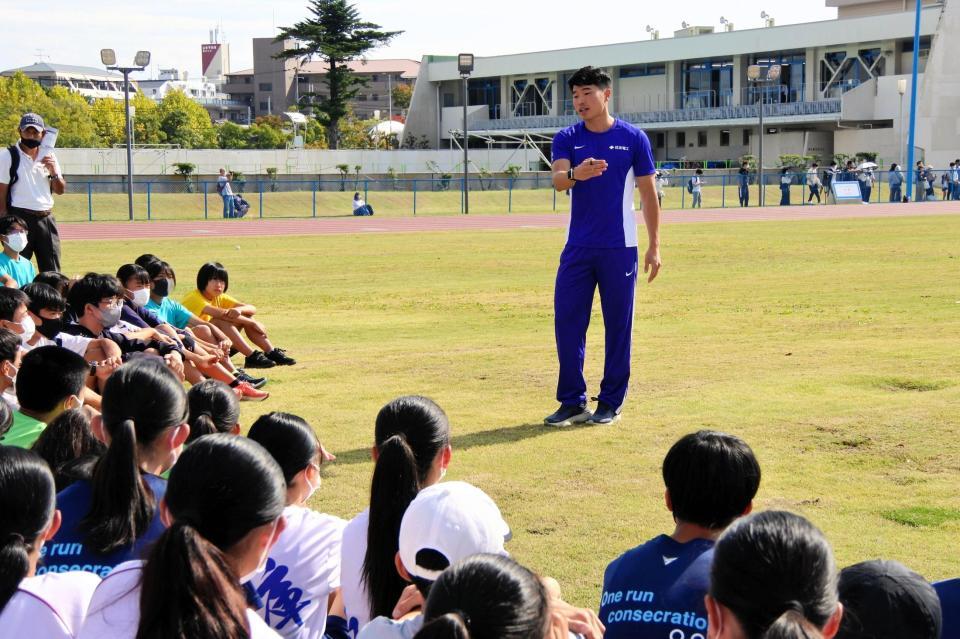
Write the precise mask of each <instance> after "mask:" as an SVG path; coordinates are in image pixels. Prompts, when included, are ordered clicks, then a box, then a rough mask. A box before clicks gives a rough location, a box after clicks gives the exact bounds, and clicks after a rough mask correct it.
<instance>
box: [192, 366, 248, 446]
mask: <svg viewBox="0 0 960 639" xmlns="http://www.w3.org/2000/svg"><path fill="white" fill-rule="evenodd" d="M187 406H188V408H189V410H190V416H189V417H188V418H187V423H188V424H190V437H188V438H187V443H188V444H189V443H191V442H192V441H194V440H195V439H197V438H198V437H203V436H204V435H212V434H213V433H229V434H231V435H239V434H240V403H239V400H238V399H237V395H236V393H234V392H233V391H232V390H230V387H229V386H227V385H226V384H224V383H223V382H218V381H217V380H215V379H207V380H204V381H202V382H200V383H199V384H194V385H193V386H192V387H191V388H190V390H189V391H187Z"/></svg>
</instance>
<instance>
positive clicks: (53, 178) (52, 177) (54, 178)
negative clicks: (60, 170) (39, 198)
mask: <svg viewBox="0 0 960 639" xmlns="http://www.w3.org/2000/svg"><path fill="white" fill-rule="evenodd" d="M47 179H48V180H59V179H61V178H60V176H59V175H55V174H51V175H48V176H47Z"/></svg>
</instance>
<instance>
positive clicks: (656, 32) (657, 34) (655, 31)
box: [647, 24, 660, 40]
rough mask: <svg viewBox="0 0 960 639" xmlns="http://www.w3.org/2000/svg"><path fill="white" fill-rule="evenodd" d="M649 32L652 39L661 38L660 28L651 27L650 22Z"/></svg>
mask: <svg viewBox="0 0 960 639" xmlns="http://www.w3.org/2000/svg"><path fill="white" fill-rule="evenodd" d="M647 33H649V34H650V39H651V40H659V39H660V31H659V29H654V28H653V27H651V26H650V25H649V24H648V25H647Z"/></svg>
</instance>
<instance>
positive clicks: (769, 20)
mask: <svg viewBox="0 0 960 639" xmlns="http://www.w3.org/2000/svg"><path fill="white" fill-rule="evenodd" d="M760 18H761V19H762V20H763V26H765V27H772V26H774V24H775V22H774V20H773V16H772V15H770V14H769V13H767V12H766V11H761V12H760Z"/></svg>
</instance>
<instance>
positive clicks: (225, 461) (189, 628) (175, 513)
mask: <svg viewBox="0 0 960 639" xmlns="http://www.w3.org/2000/svg"><path fill="white" fill-rule="evenodd" d="M165 499H166V503H167V506H168V507H169V509H170V515H171V517H172V519H173V524H172V525H171V526H170V528H168V529H167V530H166V531H165V532H164V533H163V535H161V537H160V538H159V539H158V540H157V542H156V544H154V546H153V549H152V551H151V553H150V558H149V559H148V560H147V563H146V565H145V566H144V569H143V582H142V589H141V593H140V626H139V629H138V630H137V639H167V638H168V637H190V638H191V639H241V638H243V639H247V637H249V628H248V626H247V618H246V610H247V602H246V599H245V597H244V594H243V589H242V588H241V586H240V576H239V575H237V574H236V571H235V570H234V569H233V568H232V567H231V565H230V563H229V562H228V560H227V557H226V552H227V551H229V549H230V548H231V547H233V546H234V545H235V544H237V542H239V541H240V540H241V539H243V538H244V537H245V536H246V535H247V534H248V533H249V532H250V531H251V530H253V529H254V528H257V527H259V526H264V525H266V524H269V523H271V522H275V521H276V520H277V519H278V518H279V517H280V516H281V515H282V514H283V508H284V505H285V499H286V484H285V482H284V480H283V473H282V471H281V470H280V467H279V466H278V465H277V462H275V461H274V459H273V457H271V456H270V454H269V453H268V452H267V451H266V450H264V448H263V447H262V446H261V445H260V444H258V443H256V442H254V441H252V440H250V439H247V438H246V437H235V436H233V435H227V434H225V433H218V434H215V435H207V436H205V437H201V438H200V439H198V440H197V441H195V442H194V443H193V444H191V445H190V446H189V447H188V448H187V449H186V450H185V451H184V453H183V455H182V456H181V457H180V459H179V461H177V464H176V466H174V467H173V470H172V471H171V473H170V482H169V484H168V485H167V493H166V497H165Z"/></svg>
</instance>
